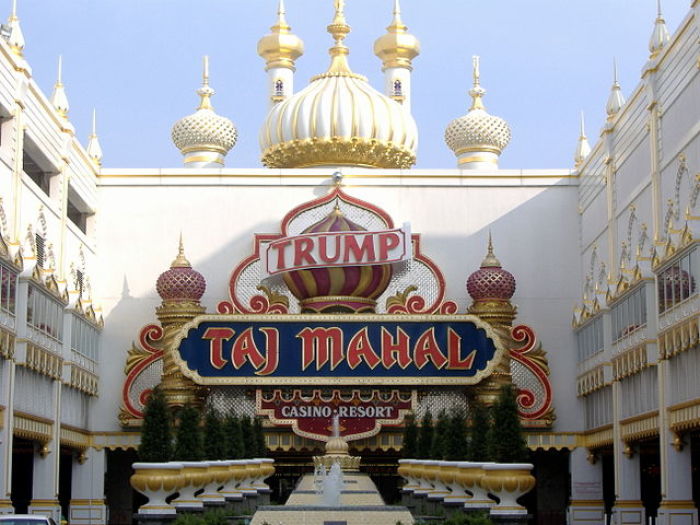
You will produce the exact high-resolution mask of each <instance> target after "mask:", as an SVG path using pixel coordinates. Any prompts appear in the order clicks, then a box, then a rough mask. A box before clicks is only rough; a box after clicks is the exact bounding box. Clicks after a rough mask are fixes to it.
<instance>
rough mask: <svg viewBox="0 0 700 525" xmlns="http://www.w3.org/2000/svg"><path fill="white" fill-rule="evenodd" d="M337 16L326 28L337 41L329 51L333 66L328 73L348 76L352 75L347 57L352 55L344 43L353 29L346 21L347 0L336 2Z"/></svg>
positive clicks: (335, 0) (336, 0)
mask: <svg viewBox="0 0 700 525" xmlns="http://www.w3.org/2000/svg"><path fill="white" fill-rule="evenodd" d="M334 4H335V16H334V17H333V21H332V22H331V23H330V24H329V25H328V27H327V28H326V29H327V30H328V32H329V33H330V34H331V36H332V37H333V39H334V40H335V45H334V46H333V47H331V48H330V49H329V50H328V53H329V54H330V55H331V65H330V67H329V68H328V71H327V73H333V74H347V73H352V71H350V66H349V65H348V60H347V56H348V54H349V53H350V50H349V49H348V47H347V46H346V45H345V44H344V43H343V40H345V37H346V36H348V33H350V31H351V29H350V26H349V25H348V23H347V21H346V20H345V0H334Z"/></svg>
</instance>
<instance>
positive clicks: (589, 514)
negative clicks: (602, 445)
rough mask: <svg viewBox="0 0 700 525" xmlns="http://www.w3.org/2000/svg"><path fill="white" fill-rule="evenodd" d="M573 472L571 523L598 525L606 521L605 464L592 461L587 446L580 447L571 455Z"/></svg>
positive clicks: (574, 524) (573, 524) (575, 524)
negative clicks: (604, 500)
mask: <svg viewBox="0 0 700 525" xmlns="http://www.w3.org/2000/svg"><path fill="white" fill-rule="evenodd" d="M569 465H570V472H571V501H570V502H569V523H570V524H571V525H598V524H600V523H605V504H604V502H603V466H602V463H601V462H600V461H597V462H594V463H592V462H590V461H589V453H588V450H587V449H586V448H583V447H578V448H576V449H574V450H573V451H572V452H571V456H570V457H569Z"/></svg>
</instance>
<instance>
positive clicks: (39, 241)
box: [34, 233, 46, 268]
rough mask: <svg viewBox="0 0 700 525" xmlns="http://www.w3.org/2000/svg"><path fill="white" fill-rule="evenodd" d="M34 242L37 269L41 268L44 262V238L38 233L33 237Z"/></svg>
mask: <svg viewBox="0 0 700 525" xmlns="http://www.w3.org/2000/svg"><path fill="white" fill-rule="evenodd" d="M34 242H35V244H36V265H37V266H38V267H39V268H43V267H44V263H45V262H46V250H45V246H46V243H45V242H44V238H43V237H42V236H41V235H39V234H38V233H37V234H36V235H35V236H34Z"/></svg>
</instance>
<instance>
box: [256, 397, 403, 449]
mask: <svg viewBox="0 0 700 525" xmlns="http://www.w3.org/2000/svg"><path fill="white" fill-rule="evenodd" d="M415 400H416V395H415V391H414V392H407V393H401V392H399V391H398V390H391V391H388V392H382V391H379V390H372V391H371V392H363V393H360V391H358V390H353V391H352V392H346V393H342V392H340V391H339V390H333V391H331V392H330V393H326V394H325V395H323V394H322V393H321V391H320V390H313V391H312V392H305V393H302V392H301V391H300V390H293V391H292V392H289V391H285V392H283V391H282V390H273V391H271V392H266V393H263V392H262V391H261V390H257V391H256V407H257V412H258V414H259V415H263V416H267V417H268V418H269V419H270V421H271V422H272V423H273V424H275V425H280V426H291V427H292V430H293V431H294V433H295V434H297V435H299V436H302V437H306V438H310V439H316V440H318V441H328V439H329V438H330V437H331V435H332V432H333V416H334V415H335V414H338V419H339V423H340V435H341V436H343V438H344V439H345V440H346V441H352V440H355V439H363V438H367V437H371V436H374V435H376V434H378V433H379V431H380V430H381V429H382V426H385V425H387V426H392V425H400V424H401V423H402V422H403V419H404V417H405V415H406V413H407V412H410V411H411V410H413V408H414V406H415Z"/></svg>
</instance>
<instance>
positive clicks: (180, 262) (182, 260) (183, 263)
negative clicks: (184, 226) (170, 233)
mask: <svg viewBox="0 0 700 525" xmlns="http://www.w3.org/2000/svg"><path fill="white" fill-rule="evenodd" d="M170 267H171V268H192V265H191V264H190V261H188V260H187V257H185V243H184V242H182V232H180V242H179V244H178V248H177V257H175V260H174V261H173V262H172V264H171V265H170Z"/></svg>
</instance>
